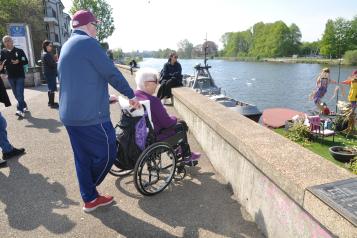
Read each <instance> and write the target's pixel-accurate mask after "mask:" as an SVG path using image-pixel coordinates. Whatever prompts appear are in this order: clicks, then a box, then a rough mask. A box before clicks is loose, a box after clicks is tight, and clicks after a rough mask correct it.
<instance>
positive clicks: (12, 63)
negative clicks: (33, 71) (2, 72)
mask: <svg viewBox="0 0 357 238" xmlns="http://www.w3.org/2000/svg"><path fill="white" fill-rule="evenodd" d="M2 40H3V43H4V45H5V48H4V49H3V50H2V51H1V58H0V61H5V60H6V61H5V65H4V66H5V68H6V72H7V75H8V80H9V82H10V85H11V89H12V92H13V93H14V96H15V98H16V100H17V111H16V115H17V116H19V117H20V118H23V117H24V116H25V113H24V112H25V111H27V110H28V108H27V104H26V102H25V97H24V88H25V70H24V66H25V65H27V64H28V60H27V57H26V55H25V52H24V51H23V50H22V49H19V48H16V47H15V46H14V42H13V40H12V38H11V37H10V36H4V37H3V39H2Z"/></svg>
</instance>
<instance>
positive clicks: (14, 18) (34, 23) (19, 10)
mask: <svg viewBox="0 0 357 238" xmlns="http://www.w3.org/2000/svg"><path fill="white" fill-rule="evenodd" d="M43 18H44V13H43V5H42V1H40V0H6V1H5V0H0V23H1V24H0V37H1V39H2V37H3V36H4V35H6V34H7V30H6V23H19V22H20V23H22V22H25V23H27V24H28V25H29V26H30V31H31V36H32V41H33V47H34V54H35V58H36V61H37V60H38V59H40V57H41V49H42V47H41V44H42V41H43V40H44V39H45V38H46V34H45V23H44V21H43Z"/></svg>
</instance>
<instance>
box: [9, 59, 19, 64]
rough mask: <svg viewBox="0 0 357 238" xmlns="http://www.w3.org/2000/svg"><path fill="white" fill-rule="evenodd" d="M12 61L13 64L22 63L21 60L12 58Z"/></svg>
mask: <svg viewBox="0 0 357 238" xmlns="http://www.w3.org/2000/svg"><path fill="white" fill-rule="evenodd" d="M11 63H12V64H18V63H20V60H11Z"/></svg>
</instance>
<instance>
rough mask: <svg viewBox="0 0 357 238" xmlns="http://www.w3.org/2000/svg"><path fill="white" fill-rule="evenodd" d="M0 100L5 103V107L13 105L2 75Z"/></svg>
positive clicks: (0, 79)
mask: <svg viewBox="0 0 357 238" xmlns="http://www.w3.org/2000/svg"><path fill="white" fill-rule="evenodd" d="M0 102H1V103H4V104H5V107H10V106H11V102H10V99H9V96H8V95H7V92H6V88H5V85H4V82H3V81H2V78H1V77H0Z"/></svg>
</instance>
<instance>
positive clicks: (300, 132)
mask: <svg viewBox="0 0 357 238" xmlns="http://www.w3.org/2000/svg"><path fill="white" fill-rule="evenodd" d="M287 137H288V138H289V139H290V140H292V141H295V142H299V143H301V144H303V145H309V144H310V143H309V139H310V137H311V134H310V129H309V128H308V127H307V126H305V125H304V124H302V123H294V125H293V126H292V127H291V128H289V132H288V134H287Z"/></svg>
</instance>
